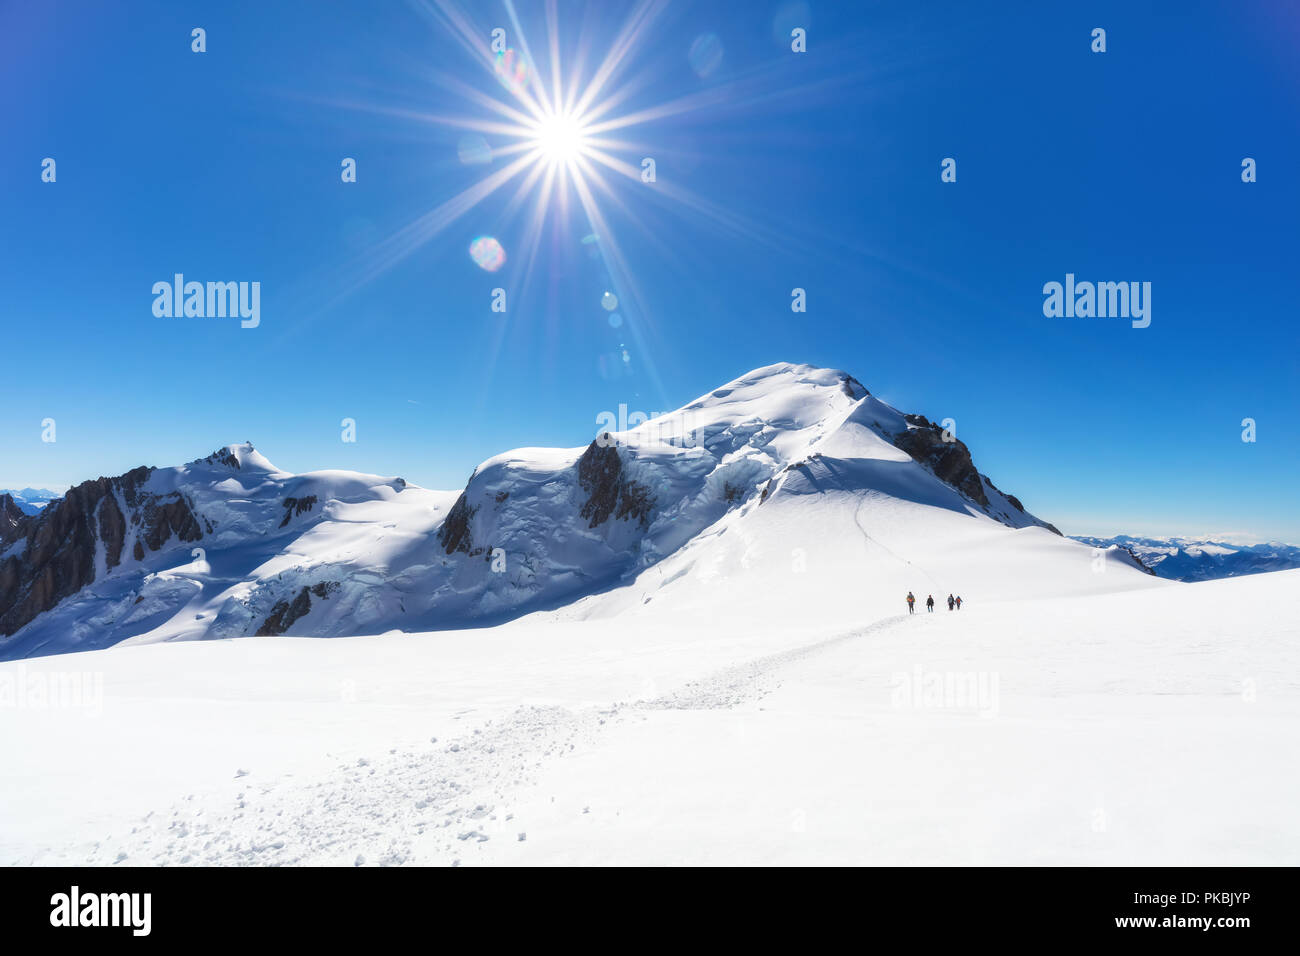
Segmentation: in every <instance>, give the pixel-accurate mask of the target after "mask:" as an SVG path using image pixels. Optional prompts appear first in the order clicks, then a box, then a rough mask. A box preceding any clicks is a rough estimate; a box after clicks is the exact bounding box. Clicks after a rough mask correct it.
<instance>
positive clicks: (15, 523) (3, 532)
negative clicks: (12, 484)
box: [0, 494, 28, 551]
mask: <svg viewBox="0 0 1300 956" xmlns="http://www.w3.org/2000/svg"><path fill="white" fill-rule="evenodd" d="M27 517H28V516H27V513H26V512H25V511H23V510H22V509H21V508H19V507H18V503H17V502H16V501H14V499H13V495H8V494H4V495H0V551H4V550H5V549H6V548H7V547H9V545H11V544H13V543H14V542H15V541H17V540H18V539H19V538H21V537H23V536H24V535H25V534H26V533H27V531H26V527H27V524H26V522H27Z"/></svg>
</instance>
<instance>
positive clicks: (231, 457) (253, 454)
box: [189, 441, 289, 476]
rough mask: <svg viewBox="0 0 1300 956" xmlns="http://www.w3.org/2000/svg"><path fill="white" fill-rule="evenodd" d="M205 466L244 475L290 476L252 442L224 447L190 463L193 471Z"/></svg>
mask: <svg viewBox="0 0 1300 956" xmlns="http://www.w3.org/2000/svg"><path fill="white" fill-rule="evenodd" d="M204 465H208V466H212V467H217V468H226V469H230V470H233V471H238V472H240V473H242V474H258V475H276V476H287V475H288V474H289V473H288V472H285V471H281V470H280V469H279V468H277V467H275V465H273V464H271V462H270V461H269V460H268V459H267V458H266V456H265V455H263V454H262V453H261V452H259V451H258V450H257V449H256V448H254V447H253V443H252V442H251V441H246V442H240V443H238V444H235V445H223V446H222V447H220V448H218V449H217V450H216V451H214V452H213V453H212V454H211V455H208V456H207V457H206V458H198V459H195V460H194V461H192V462H190V463H189V467H190V468H192V469H194V468H199V467H201V466H204Z"/></svg>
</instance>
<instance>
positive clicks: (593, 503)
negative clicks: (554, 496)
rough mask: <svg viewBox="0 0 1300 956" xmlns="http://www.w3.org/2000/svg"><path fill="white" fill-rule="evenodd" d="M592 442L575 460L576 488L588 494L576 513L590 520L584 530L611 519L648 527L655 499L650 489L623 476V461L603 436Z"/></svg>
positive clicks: (608, 438)
mask: <svg viewBox="0 0 1300 956" xmlns="http://www.w3.org/2000/svg"><path fill="white" fill-rule="evenodd" d="M602 437H603V439H604V441H605V444H604V445H602V444H601V443H600V440H599V439H597V440H595V441H593V442H592V443H591V444H590V445H589V446H588V447H587V450H586V451H585V452H583V453H582V457H581V458H579V459H578V484H579V485H580V486H581V487H582V490H583V491H585V492H587V495H588V497H587V500H586V501H585V502H584V503H583V505H582V508H581V510H580V511H579V512H578V513H579V514H580V515H581V516H582V517H583V518H587V519H588V520H589V524H588V525H587V527H589V528H595V527H598V526H599V525H601V524H603V523H604V522H605V521H607V520H608V519H609V517H610V515H613V516H614V517H615V518H617V519H619V520H627V519H628V518H636V519H637V521H638V523H639V524H640V525H641V527H642V528H643V529H644V528H648V527H649V526H650V511H651V510H652V509H653V508H654V504H655V499H654V497H653V496H652V495H651V494H650V489H649V488H647V487H646V486H645V485H642V484H640V483H639V482H635V481H632V480H630V479H628V478H627V477H626V476H625V475H624V474H623V459H622V458H620V457H619V454H618V449H617V448H616V447H614V445H613V444H612V443H611V442H610V436H609V434H608V433H606V434H605V435H604V436H602Z"/></svg>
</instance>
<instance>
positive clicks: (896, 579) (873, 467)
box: [0, 363, 1146, 656]
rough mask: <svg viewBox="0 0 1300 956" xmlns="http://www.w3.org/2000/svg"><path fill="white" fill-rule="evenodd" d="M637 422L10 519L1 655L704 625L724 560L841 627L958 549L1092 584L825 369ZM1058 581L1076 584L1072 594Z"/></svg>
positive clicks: (1073, 550) (198, 485) (123, 493)
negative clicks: (411, 476)
mask: <svg viewBox="0 0 1300 956" xmlns="http://www.w3.org/2000/svg"><path fill="white" fill-rule="evenodd" d="M643 417H644V416H638V417H637V418H629V417H628V416H626V413H625V411H624V410H621V411H620V415H619V416H618V419H620V420H619V421H618V422H617V427H618V428H620V429H621V430H615V427H614V424H615V423H613V422H611V423H610V426H611V427H609V428H607V429H602V430H600V431H599V432H598V434H597V435H596V436H595V438H594V439H593V440H592V441H591V442H590V444H588V445H587V446H585V447H582V446H579V447H575V448H518V449H515V450H513V451H509V452H505V453H503V454H500V455H496V456H494V457H492V458H489V459H488V460H487V461H485V462H483V463H482V464H481V465H479V466H478V467H477V468H476V469H474V471H473V473H472V474H471V475H470V477H469V480H468V482H467V483H466V485H465V487H464V489H463V490H462V491H460V492H436V491H427V490H425V489H421V488H418V487H416V486H414V485H408V484H407V483H406V482H405V481H403V480H402V479H400V478H385V477H381V476H378V475H366V474H359V473H356V472H349V471H334V470H326V471H318V472H310V473H305V474H291V473H288V472H284V471H281V470H279V469H278V468H276V467H275V466H274V465H273V464H272V463H271V462H270V461H269V460H268V459H267V458H266V457H265V456H263V455H262V454H261V453H260V452H258V451H257V450H256V449H254V447H253V446H252V445H251V444H250V443H242V444H234V445H227V446H224V447H222V448H219V449H217V451H216V452H214V453H213V454H211V455H208V456H206V457H204V458H199V459H196V460H194V461H192V462H190V463H188V464H186V465H180V466H176V467H173V468H161V469H159V468H149V467H144V466H141V467H140V468H137V469H134V470H132V471H131V472H128V473H126V474H124V475H120V476H118V477H116V478H100V479H97V480H94V481H90V482H85V483H83V484H82V485H78V486H77V487H76V488H73V489H71V490H70V491H69V492H68V494H67V496H66V498H65V499H63V500H62V501H61V502H59V503H58V504H57V505H56V506H54V507H51V508H50V509H48V512H47V513H44V514H42V515H41V516H39V518H32V517H27V516H22V515H20V514H18V513H17V511H16V509H9V512H7V513H6V514H7V525H6V526H4V527H0V583H3V581H5V580H8V581H10V582H11V586H10V587H9V590H8V591H7V592H6V591H4V589H0V653H2V654H3V656H25V655H29V654H34V653H50V652H52V651H61V650H72V649H78V648H81V647H85V646H87V645H88V644H90V646H105V645H106V644H111V643H117V642H121V641H140V642H150V641H157V640H176V639H195V638H206V637H237V636H244V635H254V634H264V635H274V634H283V633H295V634H316V635H320V636H333V635H342V634H359V633H360V634H364V633H379V632H382V631H386V630H391V629H400V630H419V629H429V628H438V627H460V626H465V625H467V624H471V623H481V622H486V621H490V620H493V619H502V618H508V617H514V616H518V615H521V614H524V613H526V612H530V611H554V612H561V611H562V610H563V609H566V608H567V609H572V612H573V613H575V614H584V615H585V614H589V613H597V612H599V613H612V612H613V611H614V610H616V609H618V608H624V609H626V608H628V607H631V609H632V610H633V611H636V612H637V613H639V608H640V605H641V604H642V603H648V602H650V601H651V600H652V596H653V599H654V600H655V601H656V602H657V603H656V604H655V607H656V608H658V607H661V606H663V605H665V604H669V605H674V604H675V606H678V607H686V606H692V607H699V608H700V609H702V610H703V609H709V613H713V611H714V610H716V609H715V608H712V604H711V602H714V601H716V599H717V594H716V591H715V584H716V582H717V581H719V580H723V579H726V577H727V576H726V575H724V574H722V573H721V572H720V571H719V568H722V567H724V566H727V565H728V564H729V563H731V562H732V561H733V557H735V560H736V561H739V567H740V568H741V570H742V571H744V570H747V569H752V568H753V567H755V561H759V560H760V558H759V557H756V555H758V556H761V555H764V554H766V555H767V556H768V559H769V560H772V561H774V562H775V563H773V564H772V565H771V566H770V567H769V572H770V577H769V578H764V579H761V580H760V578H755V577H749V578H746V581H747V582H748V584H747V586H748V587H750V588H751V589H755V590H753V598H752V600H750V601H748V602H747V603H746V607H753V608H761V602H762V596H763V594H764V593H765V592H766V591H768V590H771V589H774V588H775V589H789V588H794V587H796V586H797V587H800V588H803V590H804V591H806V592H807V595H806V596H807V600H808V601H811V602H813V604H815V605H818V606H821V607H823V608H824V609H834V610H835V613H841V612H842V611H843V610H844V608H845V607H846V606H847V607H849V608H850V609H851V607H852V600H853V598H852V594H853V592H854V590H855V589H856V588H858V587H860V586H861V583H860V582H862V581H863V580H865V578H864V575H875V576H876V579H878V581H879V582H887V583H888V586H889V587H896V586H898V587H904V589H906V588H907V587H920V586H921V585H920V583H919V582H918V581H916V580H915V579H914V578H913V576H912V575H913V574H914V573H915V571H914V570H913V569H914V568H915V567H917V566H918V565H917V564H916V563H914V560H913V559H910V558H908V557H906V555H908V554H912V555H926V557H925V558H924V560H925V561H926V562H927V563H928V564H929V565H930V568H931V571H930V574H931V577H932V579H933V578H937V577H938V574H937V573H936V571H938V570H941V567H942V564H941V562H943V561H946V560H948V558H947V557H946V555H947V554H948V552H949V550H950V549H951V548H952V547H953V546H954V543H955V542H964V543H963V544H961V545H960V546H961V547H965V548H968V549H969V548H972V547H981V548H982V547H985V546H987V547H991V548H993V549H994V550H995V551H997V552H998V553H999V554H1003V555H1004V557H1005V560H1003V559H999V561H1001V566H1002V567H1003V570H1004V572H1005V573H1003V574H999V575H998V576H996V577H995V578H989V579H988V582H987V586H986V590H985V593H986V594H991V593H993V589H994V588H995V587H996V588H1002V587H1007V586H1011V584H1012V582H1014V581H1017V580H1019V581H1023V580H1024V576H1025V573H1026V569H1034V568H1037V567H1038V565H1039V563H1040V562H1042V561H1043V560H1044V558H1043V556H1044V555H1046V556H1047V557H1046V559H1045V560H1046V561H1047V564H1048V565H1049V566H1052V567H1057V568H1060V569H1064V570H1063V571H1062V572H1061V574H1064V578H1062V577H1061V574H1056V573H1053V574H1048V575H1046V577H1045V578H1044V580H1045V581H1046V582H1047V583H1048V585H1050V586H1051V587H1059V588H1061V589H1062V590H1064V591H1067V592H1070V591H1077V590H1079V589H1080V588H1085V589H1086V588H1091V587H1094V586H1095V582H1094V581H1093V578H1092V575H1093V570H1094V568H1093V565H1092V564H1090V562H1091V561H1092V555H1091V552H1090V550H1089V549H1087V548H1085V547H1083V546H1081V545H1079V544H1078V543H1075V542H1070V541H1064V540H1062V539H1060V538H1059V536H1058V535H1056V534H1047V533H1045V532H1055V529H1054V528H1052V527H1051V526H1050V525H1047V524H1046V523H1045V522H1042V521H1040V520H1039V519H1037V518H1035V517H1034V516H1033V515H1032V514H1029V513H1028V512H1027V511H1026V510H1025V509H1024V507H1023V506H1022V505H1021V503H1020V502H1019V501H1018V500H1017V499H1016V498H1015V497H1013V496H1011V495H1006V494H1003V493H1002V492H1001V491H999V490H998V489H997V488H996V487H995V486H994V485H993V483H992V482H991V481H990V480H989V479H988V478H987V477H986V476H984V475H982V474H981V473H980V472H979V471H978V470H976V468H975V465H974V462H973V460H972V458H971V454H970V451H969V449H968V448H967V447H966V445H965V444H964V443H963V442H961V441H959V440H957V439H956V436H955V435H951V434H950V433H948V432H946V431H945V430H943V429H942V428H941V427H940V426H939V425H937V424H934V423H932V422H931V421H930V420H929V419H927V418H925V417H924V416H921V415H914V414H906V413H903V412H900V411H899V410H898V409H895V408H893V407H892V406H890V405H888V404H886V403H884V402H882V401H880V400H879V399H877V398H875V397H874V396H873V395H871V393H870V392H869V391H868V389H867V388H866V387H865V386H864V385H862V384H861V382H859V381H858V380H857V379H855V378H854V377H852V376H851V375H848V374H847V373H845V372H842V371H838V370H834V369H822V368H816V367H813V366H809V365H794V364H789V363H783V364H778V365H770V366H766V367H764V368H760V369H755V370H754V371H752V372H749V373H747V374H746V375H742V376H740V377H739V378H736V379H734V380H733V381H731V382H728V383H727V384H725V385H723V386H721V387H720V388H716V389H714V390H712V391H710V392H708V393H706V394H704V395H702V396H700V397H699V398H697V399H695V400H694V401H692V402H689V403H688V404H686V405H684V406H682V407H681V408H679V409H677V410H676V411H674V412H670V413H667V414H664V415H659V416H656V417H655V418H652V419H650V420H648V421H643V420H638V419H639V418H643ZM1009 530H1011V531H1024V532H1026V534H1025V535H1024V536H1012V537H1008V531H1009ZM51 541H63V542H64V544H63V545H61V546H59V547H57V548H56V549H55V550H53V551H52V550H50V548H49V547H48V542H51ZM800 542H802V543H800ZM972 542H974V543H972ZM737 546H743V547H741V548H740V550H739V551H738V552H737V554H738V556H733V550H735V548H736V547H737ZM1114 550H1115V551H1116V553H1117V556H1116V558H1115V560H1116V561H1118V562H1119V563H1123V564H1126V565H1127V567H1126V569H1125V571H1126V572H1127V571H1129V570H1133V569H1134V567H1135V565H1136V562H1134V561H1133V560H1132V559H1131V556H1130V555H1129V554H1128V552H1126V551H1123V550H1122V549H1118V548H1117V549H1114ZM196 551H199V554H200V556H199V557H197V558H195V557H192V555H193V553H194V552H196ZM814 553H815V554H817V555H820V556H822V558H823V559H824V560H831V559H832V557H833V561H834V564H833V566H829V567H828V569H827V570H826V571H824V572H823V574H822V575H820V576H813V577H809V578H802V577H798V576H797V575H798V574H799V573H800V572H799V570H798V568H800V567H802V566H803V565H804V563H806V561H805V557H797V556H796V557H795V558H791V557H785V558H782V557H781V555H782V554H785V555H787V556H788V555H791V554H796V555H810V554H814ZM931 555H934V557H930V556H931ZM1109 560H1110V559H1109V558H1108V559H1107V561H1108V562H1109ZM53 561H59V562H62V564H61V565H60V566H66V567H69V568H72V569H73V570H74V571H75V573H68V574H65V575H63V577H62V578H60V579H59V581H58V586H57V587H56V588H50V587H47V586H46V584H45V582H46V581H47V580H48V576H47V574H46V570H47V569H48V568H49V567H50V566H51V562H53ZM881 561H883V562H884V564H883V565H881V564H880V562H881ZM998 566H999V564H998V561H994V562H992V564H991V567H993V568H997V567H998ZM792 567H795V571H794V573H795V574H796V577H791V576H790V574H791V570H790V569H791V568H792ZM1080 569H1086V570H1087V575H1088V576H1087V577H1079V578H1076V577H1074V575H1076V574H1077V573H1078V571H1079V570H1080ZM1035 573H1037V572H1035ZM720 575H721V576H720ZM881 575H885V577H882V576H881ZM841 576H844V578H843V580H842V581H840V577H841ZM1141 577H1144V578H1145V577H1146V576H1145V575H1142V576H1141ZM730 580H731V582H732V585H733V586H734V585H735V584H736V582H737V581H738V579H736V578H735V576H734V574H733V575H732V576H731V578H730ZM836 581H839V583H838V584H837V583H834V582H836ZM968 587H969V585H968ZM904 593H905V590H904ZM601 595H613V596H612V597H610V598H609V599H608V600H605V599H604V598H601V597H600V596H601ZM665 595H667V596H668V597H667V598H665ZM827 595H833V596H834V600H833V601H831V602H830V603H826V600H825V599H826V597H827ZM755 601H757V602H759V603H757V604H755V603H754V602H755ZM844 601H848V602H850V603H849V604H848V605H844V603H843V602H844ZM593 602H595V603H593ZM693 602H694V603H693ZM819 602H820V603H819ZM789 606H791V607H793V606H795V605H794V604H790V605H789ZM602 609H603V610H602ZM6 634H7V635H10V637H9V640H7V641H6V640H3V636H4V635H6ZM92 642H93V643H92Z"/></svg>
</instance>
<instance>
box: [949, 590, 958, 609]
mask: <svg viewBox="0 0 1300 956" xmlns="http://www.w3.org/2000/svg"><path fill="white" fill-rule="evenodd" d="M956 603H957V602H956V600H955V599H954V598H953V596H952V595H951V594H949V595H948V610H950V611H951V610H952V606H953V605H954V604H956Z"/></svg>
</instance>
